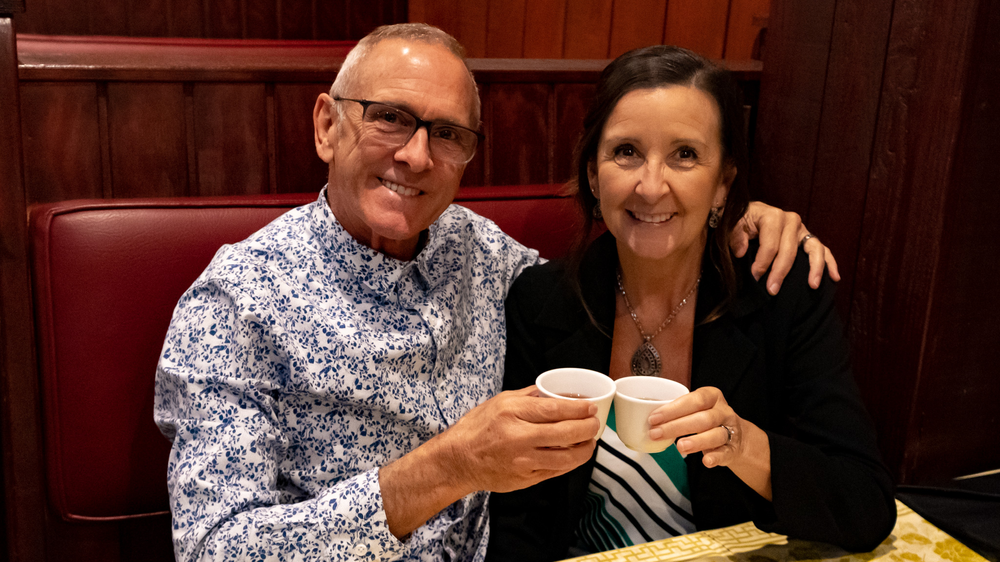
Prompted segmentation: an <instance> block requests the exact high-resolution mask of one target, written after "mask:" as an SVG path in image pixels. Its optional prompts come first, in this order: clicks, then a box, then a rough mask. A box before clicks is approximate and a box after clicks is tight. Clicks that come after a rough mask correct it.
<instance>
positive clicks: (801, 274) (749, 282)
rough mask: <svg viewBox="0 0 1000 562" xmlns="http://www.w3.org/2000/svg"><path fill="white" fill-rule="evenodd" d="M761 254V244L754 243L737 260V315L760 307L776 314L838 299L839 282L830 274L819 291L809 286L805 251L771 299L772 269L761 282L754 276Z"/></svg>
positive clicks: (821, 284) (807, 261) (735, 308)
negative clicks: (755, 261) (778, 310)
mask: <svg viewBox="0 0 1000 562" xmlns="http://www.w3.org/2000/svg"><path fill="white" fill-rule="evenodd" d="M758 250H759V246H758V244H757V243H756V242H753V243H751V245H750V248H749V249H748V250H747V253H746V255H744V256H743V257H742V258H738V259H736V260H734V266H735V269H736V274H737V276H738V277H739V286H740V288H739V292H738V295H737V298H736V300H735V302H734V306H733V308H734V312H735V313H736V314H737V315H739V313H740V311H743V312H746V311H747V309H754V308H757V307H758V306H759V305H766V307H767V308H769V309H772V310H775V309H789V308H797V307H799V306H801V305H803V304H805V303H816V302H818V301H828V300H832V299H834V298H835V295H836V282H835V281H833V280H832V279H830V276H829V275H827V274H826V273H824V275H823V280H822V282H821V283H820V286H819V288H817V289H813V288H812V287H810V286H809V270H810V267H809V255H808V254H807V253H806V252H805V251H804V250H802V249H801V248H799V250H798V253H797V254H796V256H795V261H794V262H793V263H792V268H791V269H790V270H789V271H788V274H787V275H786V276H785V279H784V280H783V281H782V282H781V289H780V290H779V291H778V294H777V295H773V296H772V295H770V294H769V293H768V292H767V288H766V281H767V278H768V275H770V273H771V270H770V268H769V269H768V270H767V271H766V272H765V273H764V275H762V276H761V278H760V279H754V278H753V275H752V274H751V273H750V266H751V264H753V261H754V259H755V258H756V257H757V252H758Z"/></svg>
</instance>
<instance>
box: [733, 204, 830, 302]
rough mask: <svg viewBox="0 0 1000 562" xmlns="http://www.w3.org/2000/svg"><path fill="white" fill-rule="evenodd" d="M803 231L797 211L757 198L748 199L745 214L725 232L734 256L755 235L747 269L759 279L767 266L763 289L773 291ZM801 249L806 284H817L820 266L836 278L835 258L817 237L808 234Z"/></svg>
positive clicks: (739, 254) (805, 231)
mask: <svg viewBox="0 0 1000 562" xmlns="http://www.w3.org/2000/svg"><path fill="white" fill-rule="evenodd" d="M807 234H809V230H808V229H807V228H806V226H805V225H804V224H802V217H800V216H799V214H798V213H794V212H785V211H782V210H781V209H779V208H777V207H772V206H770V205H767V204H765V203H761V202H760V201H751V202H750V206H749V207H748V208H747V212H746V214H744V215H743V218H742V219H741V220H740V221H739V222H738V223H737V226H736V228H734V229H733V231H732V232H731V233H730V234H729V247H730V249H732V251H733V254H734V255H735V256H736V257H742V256H743V254H745V253H746V251H747V248H748V247H749V245H750V239H752V238H758V239H759V242H760V249H759V250H758V251H757V258H756V259H755V260H754V262H753V265H752V266H751V267H750V271H751V273H753V276H754V279H760V276H761V275H763V274H764V272H765V271H767V268H768V267H770V268H771V273H770V275H768V276H767V290H768V292H769V293H771V294H772V295H776V294H778V290H779V289H781V283H782V281H784V280H785V276H786V275H788V272H789V271H791V269H792V263H794V262H795V255H796V254H797V253H798V250H799V244H800V243H802V239H803V238H805V236H806V235H807ZM802 249H803V250H805V251H806V253H807V254H809V286H810V287H812V288H813V289H816V288H818V287H819V283H820V281H821V280H822V279H823V270H824V269H826V270H827V271H828V272H829V273H830V278H831V279H833V280H834V281H840V271H839V270H838V269H837V260H835V259H834V258H833V253H832V252H831V251H830V249H829V248H827V247H826V246H825V245H824V244H823V243H822V242H820V241H819V238H816V237H815V236H813V237H810V238H809V239H808V240H807V241H806V242H805V243H804V244H802ZM772 262H773V263H772Z"/></svg>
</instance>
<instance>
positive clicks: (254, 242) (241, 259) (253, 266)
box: [199, 204, 316, 286]
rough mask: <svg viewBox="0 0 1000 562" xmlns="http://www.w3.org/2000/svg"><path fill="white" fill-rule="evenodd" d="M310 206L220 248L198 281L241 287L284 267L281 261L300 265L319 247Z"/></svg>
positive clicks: (293, 210)
mask: <svg viewBox="0 0 1000 562" xmlns="http://www.w3.org/2000/svg"><path fill="white" fill-rule="evenodd" d="M310 205H312V204H310ZM310 205H305V206H303V207H297V208H295V209H292V210H290V211H288V212H286V213H284V214H282V215H281V216H279V217H277V218H276V219H274V220H273V221H271V222H270V223H268V224H267V225H266V226H264V227H263V228H261V229H260V230H258V231H257V232H254V233H253V234H251V235H250V236H248V237H246V238H245V239H243V240H240V241H239V242H235V243H232V244H225V245H223V246H222V247H220V248H219V250H218V251H217V252H216V253H215V256H214V257H213V258H212V261H211V262H210V263H209V265H208V267H206V269H205V271H204V272H203V273H202V276H201V277H200V278H199V281H203V282H208V281H221V282H223V283H228V284H232V285H237V286H239V285H243V284H244V283H246V282H247V281H253V280H256V279H259V278H261V277H266V276H268V275H269V273H268V272H272V273H273V272H276V271H280V270H282V269H284V268H285V267H284V266H283V265H282V264H288V265H289V267H290V266H291V264H301V263H302V262H303V261H304V260H305V259H306V258H307V257H308V254H310V253H314V252H315V247H316V242H315V240H314V232H313V229H312V223H311V221H310V218H309V210H308V207H309V206H310Z"/></svg>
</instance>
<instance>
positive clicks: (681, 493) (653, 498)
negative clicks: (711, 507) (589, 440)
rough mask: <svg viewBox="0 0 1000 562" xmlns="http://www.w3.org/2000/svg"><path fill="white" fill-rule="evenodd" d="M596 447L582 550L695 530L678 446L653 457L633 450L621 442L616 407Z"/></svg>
mask: <svg viewBox="0 0 1000 562" xmlns="http://www.w3.org/2000/svg"><path fill="white" fill-rule="evenodd" d="M597 447H598V451H597V464H596V465H595V466H594V472H593V473H592V474H591V477H590V487H589V489H588V491H587V499H586V511H585V513H584V516H583V518H582V519H581V520H580V526H579V527H578V528H577V538H578V539H579V541H580V543H581V546H584V547H586V548H587V549H589V550H590V551H591V552H599V551H602V550H609V549H613V548H621V547H624V546H631V545H634V544H641V543H645V542H649V541H655V540H660V539H665V538H668V537H673V536H677V535H684V534H687V533H692V532H694V531H695V526H694V517H693V516H692V515H691V494H690V492H689V490H688V482H687V466H686V465H685V464H684V459H683V458H682V457H681V455H680V453H678V452H677V447H675V446H674V445H671V446H670V447H668V448H667V449H666V450H665V451H663V452H661V453H653V454H649V453H640V452H637V451H633V450H632V449H629V448H628V447H626V446H625V444H624V443H622V442H621V439H619V438H618V433H617V432H616V425H615V408H614V405H612V406H611V413H609V414H608V427H607V429H605V430H604V435H602V436H601V440H600V441H599V442H598V444H597Z"/></svg>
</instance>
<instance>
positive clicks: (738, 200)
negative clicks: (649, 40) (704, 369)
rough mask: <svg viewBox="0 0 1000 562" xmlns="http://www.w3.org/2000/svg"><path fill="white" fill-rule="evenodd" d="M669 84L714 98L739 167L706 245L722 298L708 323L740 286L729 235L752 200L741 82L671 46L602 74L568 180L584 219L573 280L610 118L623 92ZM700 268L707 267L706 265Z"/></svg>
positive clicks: (726, 149) (625, 59) (730, 159)
mask: <svg viewBox="0 0 1000 562" xmlns="http://www.w3.org/2000/svg"><path fill="white" fill-rule="evenodd" d="M667 86H693V87H695V88H698V89H699V90H701V91H702V92H705V93H706V94H708V95H709V96H710V97H711V98H712V99H713V100H715V105H716V106H717V107H718V108H719V117H720V123H719V126H720V128H721V130H720V138H721V140H722V155H723V159H724V160H723V161H724V163H725V164H728V165H732V166H735V167H736V170H737V174H736V178H735V179H734V180H733V183H732V185H730V187H729V194H728V196H727V197H726V204H725V207H724V208H723V213H722V217H721V220H720V221H719V226H718V227H717V228H715V229H710V231H709V237H708V244H707V245H706V248H705V257H704V260H705V261H707V262H709V263H710V264H711V266H712V267H714V268H715V269H716V271H718V274H719V277H720V278H721V281H722V289H723V298H722V300H721V301H720V302H719V303H717V304H716V306H715V307H714V309H713V310H712V312H711V313H710V314H709V315H708V316H707V317H706V319H705V320H703V321H704V322H707V321H711V320H713V319H715V318H717V317H718V316H719V315H720V314H721V313H722V312H723V311H724V309H725V307H726V305H728V304H729V302H730V301H731V300H732V298H733V297H734V296H735V294H736V291H737V288H738V287H737V281H736V273H735V270H734V268H733V259H732V255H731V254H730V252H729V233H730V232H731V231H732V230H733V228H734V227H735V226H736V224H737V222H738V221H739V220H740V219H741V218H742V217H743V214H744V213H745V212H746V209H747V205H748V204H749V199H750V195H749V191H748V187H747V180H746V178H747V172H748V171H749V166H750V163H749V157H748V155H747V143H746V129H745V121H744V113H743V103H742V99H741V98H742V96H741V92H740V89H739V86H738V85H737V84H736V82H735V80H734V79H733V77H732V75H731V74H730V72H729V71H728V70H726V69H724V68H722V67H720V66H718V65H716V64H714V63H712V62H711V61H709V60H708V59H706V58H704V57H702V56H700V55H698V54H696V53H693V52H691V51H689V50H687V49H683V48H680V47H672V46H667V45H656V46H653V47H645V48H642V49H636V50H634V51H629V52H627V53H625V54H623V55H622V56H620V57H618V58H617V59H615V60H614V61H612V62H611V64H609V65H608V66H607V68H605V69H604V71H603V72H602V73H601V77H600V79H599V80H598V82H597V91H596V92H595V94H594V100H593V102H592V103H591V104H590V109H589V110H588V111H587V116H586V117H585V118H584V120H583V129H584V130H583V135H582V136H581V137H580V140H579V142H577V145H576V151H575V152H574V169H575V170H576V172H575V177H574V178H573V179H571V180H570V184H569V186H570V189H572V190H575V191H576V200H577V202H578V203H579V204H580V206H581V207H582V209H583V217H584V229H583V233H582V237H581V242H580V243H579V244H578V245H577V249H576V250H575V251H574V253H573V255H572V256H571V258H570V266H571V271H573V272H575V273H574V275H572V276H571V279H573V280H574V281H576V280H578V279H579V275H578V271H579V264H580V260H581V259H582V257H583V252H584V250H585V248H586V241H587V240H589V239H590V237H591V232H592V231H593V227H594V219H593V212H594V207H595V206H597V204H598V201H597V198H596V197H594V194H593V193H592V191H591V186H590V180H589V178H588V176H587V170H588V166H590V164H591V162H593V161H595V159H596V158H597V148H598V144H600V141H601V134H602V133H603V131H604V126H605V124H606V123H607V121H608V117H609V116H610V115H611V113H612V112H613V111H614V110H615V107H616V106H617V105H618V101H619V100H621V99H622V97H624V96H625V94H628V93H629V92H632V91H634V90H645V89H654V88H663V87H667ZM702 267H703V268H704V267H707V264H703V265H702ZM577 289H579V285H577Z"/></svg>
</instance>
